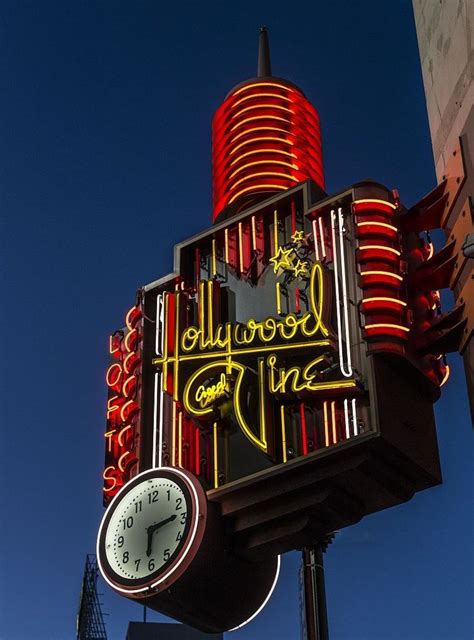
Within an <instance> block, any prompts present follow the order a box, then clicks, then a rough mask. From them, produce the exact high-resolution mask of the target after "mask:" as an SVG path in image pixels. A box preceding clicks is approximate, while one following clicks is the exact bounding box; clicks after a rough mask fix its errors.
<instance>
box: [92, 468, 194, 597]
mask: <svg viewBox="0 0 474 640" xmlns="http://www.w3.org/2000/svg"><path fill="white" fill-rule="evenodd" d="M160 471H161V470H156V472H155V473H153V474H151V475H150V473H147V474H146V475H147V476H148V477H145V478H143V479H141V480H138V478H136V479H135V480H133V481H132V482H131V483H130V486H129V487H128V489H127V487H125V488H124V490H123V491H122V492H121V493H120V494H119V495H118V496H117V499H116V501H114V502H113V503H112V504H111V506H110V508H109V511H110V513H109V512H108V513H107V514H106V517H105V520H104V523H103V527H102V534H101V537H100V551H101V556H102V560H103V561H105V562H103V565H104V568H105V570H106V573H107V574H108V575H109V576H110V577H111V578H112V579H113V580H114V582H118V583H119V584H121V585H124V586H137V585H140V584H149V583H150V582H151V581H153V580H154V581H155V582H156V581H157V580H158V579H159V576H161V575H162V574H163V573H165V572H166V569H167V568H168V567H170V565H171V564H172V563H173V562H174V561H175V560H176V559H177V558H178V556H179V555H180V552H181V551H182V550H183V547H185V546H186V543H187V541H188V538H189V534H190V528H191V521H192V519H193V514H194V512H195V509H196V507H195V505H194V504H193V497H192V495H191V492H190V491H189V488H188V487H187V485H186V482H183V480H182V479H181V478H180V477H179V475H178V474H177V473H176V471H174V472H171V473H170V472H168V473H166V472H161V473H160Z"/></svg>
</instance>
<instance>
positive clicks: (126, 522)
mask: <svg viewBox="0 0 474 640" xmlns="http://www.w3.org/2000/svg"><path fill="white" fill-rule="evenodd" d="M132 527H133V516H128V518H124V519H123V530H124V531H125V529H131V528H132Z"/></svg>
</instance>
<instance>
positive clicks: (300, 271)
mask: <svg viewBox="0 0 474 640" xmlns="http://www.w3.org/2000/svg"><path fill="white" fill-rule="evenodd" d="M293 273H294V275H295V278H297V277H298V276H307V275H309V269H308V263H307V262H304V261H303V260H298V262H297V263H296V265H295V266H294V267H293Z"/></svg>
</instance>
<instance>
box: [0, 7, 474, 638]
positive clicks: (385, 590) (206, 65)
mask: <svg viewBox="0 0 474 640" xmlns="http://www.w3.org/2000/svg"><path fill="white" fill-rule="evenodd" d="M432 1H434V0H432ZM260 24H266V25H267V26H268V27H269V29H270V43H271V49H272V64H273V72H274V73H275V75H279V76H281V77H285V78H288V79H289V80H292V81H293V82H294V83H296V84H297V85H299V86H300V87H301V88H302V89H303V90H304V91H305V92H306V95H307V96H308V98H309V99H310V100H311V101H312V102H313V104H314V105H315V106H316V108H317V109H318V111H319V113H320V116H321V123H322V131H323V136H324V137H323V143H324V159H325V170H326V180H327V189H328V191H329V192H333V191H335V190H338V189H340V188H342V187H344V186H345V185H347V184H350V183H352V182H355V181H357V180H359V179H362V178H365V177H373V178H374V179H376V180H378V181H380V182H382V183H385V184H387V186H389V187H396V188H398V189H399V190H400V193H401V195H402V199H403V200H404V202H405V203H406V204H408V205H409V204H411V203H413V202H415V200H416V199H418V198H419V197H421V196H422V195H423V194H424V193H425V192H427V191H429V190H430V189H431V188H432V187H433V186H434V184H435V178H434V171H433V164H432V154H431V143H430V139H429V132H428V124H427V119H426V108H425V102H424V94H423V88H422V81H421V72H420V67H419V61H418V50H417V45H416V34H415V29H414V23H413V17H412V10H411V3H410V1H409V0H396V1H394V2H380V0H364V1H357V0H353V1H349V0H345V1H342V0H341V1H334V2H326V3H323V2H308V3H306V4H304V3H300V4H297V3H288V2H285V3H284V2H281V1H280V0H273V1H272V2H270V1H262V2H250V1H248V0H242V1H241V2H238V3H234V4H229V3H224V2H220V3H217V2H207V3H206V2H205V3H202V2H179V3H167V4H166V5H164V6H163V5H162V4H161V3H158V2H153V1H151V0H138V1H136V2H130V1H128V2H124V1H119V0H115V1H112V0H103V1H101V2H92V1H84V2H59V1H53V0H43V1H41V2H38V1H36V0H29V1H23V0H4V1H3V2H2V11H1V15H0V43H1V44H0V68H1V75H0V77H1V89H2V91H1V106H0V110H1V113H2V117H1V118H0V141H1V145H0V149H1V153H0V204H1V212H2V213H1V220H2V223H1V225H2V226H1V229H0V248H1V255H2V257H1V271H2V277H1V294H2V304H1V309H2V312H1V314H0V321H1V335H2V363H1V378H0V382H1V407H2V421H1V423H2V427H1V428H2V446H1V451H2V453H1V455H2V458H1V469H2V471H1V494H2V504H3V506H2V512H3V517H2V525H1V562H2V567H1V578H0V602H1V610H0V638H1V639H2V640H30V639H31V638H34V639H35V640H64V639H67V638H73V637H74V636H75V628H74V625H75V615H76V610H77V605H78V598H79V591H80V584H81V578H82V571H83V563H84V558H85V554H86V553H88V552H94V549H95V535H96V531H97V527H98V524H99V520H100V518H101V515H102V512H103V510H102V506H101V465H102V462H103V429H104V406H105V384H104V372H105V367H106V361H107V337H108V334H109V332H111V331H113V330H114V329H116V328H117V327H119V326H121V324H122V318H123V314H124V312H125V311H126V310H127V309H128V308H129V306H130V304H131V303H133V301H134V295H135V291H136V289H137V288H138V287H139V286H140V285H142V284H145V283H146V282H149V281H151V280H154V279H156V278H157V277H160V276H162V275H164V274H166V273H167V272H169V271H170V270H171V267H172V248H173V245H174V244H175V243H176V242H178V241H180V240H182V239H183V238H184V237H187V236H190V235H192V234H193V233H196V232H197V231H199V230H201V229H203V228H204V227H206V226H208V225H209V224H210V220H211V204H210V123H211V118H212V115H213V112H214V110H215V109H216V108H217V106H218V105H219V104H220V102H221V101H222V100H223V98H224V96H225V94H226V93H227V91H228V90H229V89H230V88H231V87H232V86H233V85H234V84H236V83H238V82H240V81H241V80H244V79H246V78H249V77H252V76H253V75H254V74H255V70H256V59H257V55H256V47H257V33H258V26H259V25H260ZM449 361H450V363H451V364H452V365H453V375H452V378H451V380H450V381H449V383H448V384H447V385H446V387H445V392H444V394H443V398H442V399H441V400H440V401H439V402H438V404H437V405H436V414H437V423H438V434H439V445H440V452H441V459H442V467H443V475H444V484H443V485H442V486H440V487H437V488H435V489H432V490H430V491H426V492H424V493H422V494H418V495H417V496H416V497H415V498H414V499H413V500H412V501H411V502H409V503H407V504H405V505H402V506H400V507H397V508H393V509H390V510H388V511H386V512H383V513H379V514H376V515H373V516H370V517H368V518H366V519H365V520H363V521H362V522H361V523H360V524H359V525H357V526H354V527H352V528H350V529H346V530H344V531H343V532H341V533H340V534H339V535H338V536H337V537H336V540H335V542H334V543H333V545H332V546H331V547H330V549H329V551H328V553H327V554H326V560H325V562H326V576H327V591H328V608H329V618H330V620H329V622H330V631H331V640H392V639H393V640H395V639H397V640H428V639H429V640H467V639H468V638H471V637H472V626H471V625H472V622H471V613H472V611H471V606H472V580H471V579H472V489H471V486H472V432H471V427H470V420H469V417H468V409H467V400H466V391H465V386H464V377H463V372H462V368H461V366H460V361H459V358H457V357H455V356H450V358H449ZM297 562H298V557H297V555H296V554H289V555H287V556H286V557H285V558H284V564H283V573H282V578H281V580H280V584H279V586H278V588H277V591H276V592H275V594H274V597H273V599H272V601H271V602H270V604H269V605H268V607H267V609H266V610H265V612H264V613H263V614H262V615H261V616H260V617H259V618H258V619H257V620H256V621H255V622H254V623H253V625H252V626H250V627H248V628H247V629H243V630H242V631H240V632H236V633H235V634H232V635H229V637H230V638H235V640H260V639H263V638H272V639H274V640H287V639H288V640H289V639H293V638H294V639H296V638H298V637H299V636H298V634H299V630H298V627H297V625H298V611H297V575H296V568H297ZM103 591H104V598H103V600H104V602H105V610H106V611H108V612H109V613H110V616H109V617H108V619H107V625H108V630H109V639H110V640H122V639H123V638H124V637H125V631H126V626H127V623H128V620H129V619H133V618H135V619H140V617H141V610H140V608H139V607H137V606H136V605H133V603H127V602H126V601H125V600H123V599H121V598H119V597H118V596H115V595H113V594H112V593H111V592H110V591H109V590H108V589H107V588H106V587H105V585H103ZM152 619H153V620H155V619H158V616H157V615H153V616H152Z"/></svg>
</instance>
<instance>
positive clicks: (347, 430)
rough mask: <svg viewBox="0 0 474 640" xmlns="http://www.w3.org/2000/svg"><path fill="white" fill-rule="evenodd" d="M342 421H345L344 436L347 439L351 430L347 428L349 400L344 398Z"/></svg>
mask: <svg viewBox="0 0 474 640" xmlns="http://www.w3.org/2000/svg"><path fill="white" fill-rule="evenodd" d="M344 421H345V423H346V438H347V439H348V440H349V438H350V437H351V432H350V430H349V400H348V399H347V398H344Z"/></svg>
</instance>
